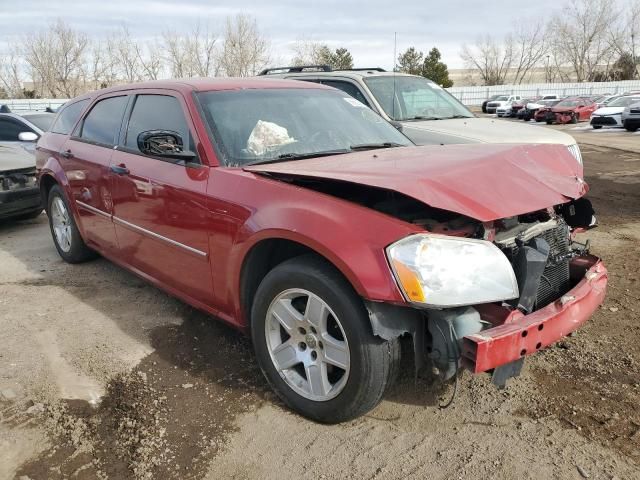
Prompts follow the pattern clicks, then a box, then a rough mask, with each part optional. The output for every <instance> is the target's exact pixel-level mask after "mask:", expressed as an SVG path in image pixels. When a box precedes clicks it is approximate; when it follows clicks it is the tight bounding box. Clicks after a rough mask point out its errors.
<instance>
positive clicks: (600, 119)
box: [591, 117, 616, 125]
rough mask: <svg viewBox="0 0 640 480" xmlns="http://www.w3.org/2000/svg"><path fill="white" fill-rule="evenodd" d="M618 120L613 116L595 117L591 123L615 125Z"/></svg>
mask: <svg viewBox="0 0 640 480" xmlns="http://www.w3.org/2000/svg"><path fill="white" fill-rule="evenodd" d="M615 124H616V120H615V118H613V117H593V118H592V119H591V125H615Z"/></svg>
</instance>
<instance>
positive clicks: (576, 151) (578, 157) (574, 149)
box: [567, 143, 582, 165]
mask: <svg viewBox="0 0 640 480" xmlns="http://www.w3.org/2000/svg"><path fill="white" fill-rule="evenodd" d="M567 148H568V149H569V153H571V155H573V157H574V158H575V159H576V160H577V161H578V163H579V164H580V165H582V153H581V152H580V147H579V146H578V144H577V143H574V144H573V145H569V146H568V147H567Z"/></svg>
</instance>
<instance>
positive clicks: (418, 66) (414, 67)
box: [397, 47, 423, 75]
mask: <svg viewBox="0 0 640 480" xmlns="http://www.w3.org/2000/svg"><path fill="white" fill-rule="evenodd" d="M422 59H423V55H422V52H419V51H417V50H416V49H415V48H414V47H410V48H407V50H406V51H405V52H404V53H401V54H400V55H399V56H398V67H397V68H398V71H399V72H402V73H410V74H411V75H422V69H423V63H422Z"/></svg>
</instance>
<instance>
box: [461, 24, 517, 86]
mask: <svg viewBox="0 0 640 480" xmlns="http://www.w3.org/2000/svg"><path fill="white" fill-rule="evenodd" d="M514 49H515V46H514V40H513V37H512V36H507V38H506V39H505V41H504V42H503V43H501V42H499V41H497V40H496V39H495V38H494V37H492V36H490V35H485V36H484V37H481V38H479V39H478V40H477V41H476V43H475V44H474V45H473V46H468V45H462V50H461V52H460V57H461V58H462V60H463V61H464V62H465V64H466V65H467V67H468V68H471V69H474V70H477V71H478V73H479V74H480V77H481V78H482V81H483V82H484V84H485V85H503V84H504V83H505V82H506V80H507V76H508V74H509V70H510V68H511V66H512V65H513V62H514Z"/></svg>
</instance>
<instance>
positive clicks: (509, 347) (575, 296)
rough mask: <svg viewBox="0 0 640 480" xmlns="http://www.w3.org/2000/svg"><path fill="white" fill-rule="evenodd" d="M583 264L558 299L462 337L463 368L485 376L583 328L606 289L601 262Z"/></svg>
mask: <svg viewBox="0 0 640 480" xmlns="http://www.w3.org/2000/svg"><path fill="white" fill-rule="evenodd" d="M585 260H586V261H587V262H588V264H587V265H583V266H584V267H587V268H586V272H584V277H583V278H582V280H580V281H579V282H578V284H577V285H576V286H575V287H573V288H572V289H571V290H569V291H568V292H567V293H566V294H564V295H563V296H562V297H561V298H560V299H558V300H556V301H555V302H553V303H551V304H549V305H547V306H546V307H544V308H541V309H540V310H537V311H535V312H533V313H531V314H529V315H524V314H523V313H522V312H520V311H519V310H514V311H512V312H510V313H509V314H508V315H507V316H506V318H504V319H503V322H504V323H502V324H500V325H497V326H494V327H493V328H490V329H488V330H483V331H482V332H480V333H477V334H474V335H469V336H467V337H464V342H463V348H462V362H463V365H464V366H465V367H466V368H468V369H469V370H471V371H472V372H474V373H480V372H486V371H488V370H491V369H494V368H496V367H499V366H501V365H505V364H507V363H510V362H513V361H515V360H518V359H520V358H522V357H524V356H526V355H530V354H532V353H535V352H537V351H538V350H540V349H541V348H544V347H546V346H548V345H551V344H553V343H555V342H557V341H559V340H560V339H562V338H563V337H565V336H566V335H568V334H569V333H571V332H573V331H575V330H577V329H578V328H579V327H580V326H582V324H584V323H585V322H586V321H587V320H588V319H589V317H591V315H593V313H594V312H595V310H596V309H597V308H598V306H599V305H600V304H602V302H603V300H604V296H605V290H606V287H607V269H606V268H605V266H604V264H603V263H602V261H601V260H600V259H599V258H597V257H592V256H590V257H588V258H587V259H585ZM589 264H590V265H589ZM583 271H584V270H583ZM489 310H490V308H489ZM489 313H490V314H491V312H489ZM481 315H482V313H481ZM494 324H495V323H494Z"/></svg>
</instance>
